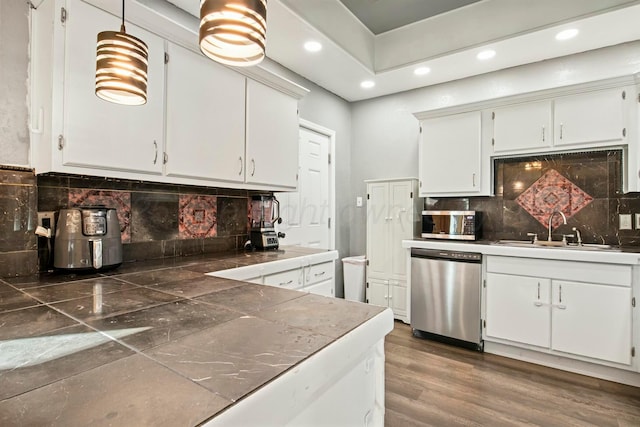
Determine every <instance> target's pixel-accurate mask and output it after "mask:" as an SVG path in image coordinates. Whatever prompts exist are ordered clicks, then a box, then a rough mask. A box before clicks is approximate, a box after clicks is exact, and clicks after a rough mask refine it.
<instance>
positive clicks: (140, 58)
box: [96, 0, 149, 105]
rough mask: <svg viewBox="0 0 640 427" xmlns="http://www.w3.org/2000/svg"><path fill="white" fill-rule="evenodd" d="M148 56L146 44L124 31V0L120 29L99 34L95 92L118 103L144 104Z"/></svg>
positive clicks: (145, 99) (107, 99) (145, 100)
mask: <svg viewBox="0 0 640 427" xmlns="http://www.w3.org/2000/svg"><path fill="white" fill-rule="evenodd" d="M148 58H149V49H148V48H147V45H146V44H145V43H144V42H143V41H142V40H140V39H138V38H137V37H133V36H132V35H129V34H127V33H126V31H125V28H124V0H123V1H122V25H121V26H120V31H119V32H116V31H103V32H101V33H99V34H98V46H97V54H96V95H97V96H98V97H100V98H102V99H104V100H106V101H110V102H115V103H117V104H124V105H142V104H145V103H146V102H147V68H148Z"/></svg>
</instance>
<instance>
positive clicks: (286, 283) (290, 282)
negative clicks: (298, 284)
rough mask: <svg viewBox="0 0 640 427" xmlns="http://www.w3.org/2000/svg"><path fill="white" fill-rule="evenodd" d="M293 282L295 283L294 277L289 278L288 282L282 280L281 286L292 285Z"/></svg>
mask: <svg viewBox="0 0 640 427" xmlns="http://www.w3.org/2000/svg"><path fill="white" fill-rule="evenodd" d="M292 283H293V279H291V280H289V281H288V282H280V286H284V285H290V284H292Z"/></svg>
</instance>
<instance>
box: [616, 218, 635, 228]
mask: <svg viewBox="0 0 640 427" xmlns="http://www.w3.org/2000/svg"><path fill="white" fill-rule="evenodd" d="M618 219H619V223H618V228H619V229H620V230H631V229H633V224H632V223H631V214H619V215H618Z"/></svg>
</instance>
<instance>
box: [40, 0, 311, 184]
mask: <svg viewBox="0 0 640 427" xmlns="http://www.w3.org/2000/svg"><path fill="white" fill-rule="evenodd" d="M103 9H104V10H103ZM106 10H108V12H107V11H106ZM31 13H32V21H31V24H32V25H31V37H30V42H31V78H30V85H31V86H30V97H31V99H30V104H31V105H30V109H31V111H32V114H31V123H30V130H31V135H30V136H31V138H30V142H31V153H32V156H31V157H32V160H31V166H32V167H33V168H34V169H35V171H36V173H45V172H61V173H71V174H86V175H95V176H105V177H112V178H124V179H134V180H149V181H156V182H165V183H176V184H192V185H208V186H217V187H230V188H243V189H253V190H275V191H286V190H292V189H295V188H296V187H297V173H298V113H297V110H298V99H300V98H301V97H302V96H304V95H305V94H306V93H307V92H308V91H307V90H306V89H305V88H303V87H301V86H298V85H296V84H295V83H293V82H290V81H288V80H286V79H283V78H281V77H279V76H277V75H275V74H271V73H270V72H268V71H266V70H258V71H256V72H253V71H252V70H238V71H236V70H232V69H229V68H226V67H224V66H221V65H219V64H217V63H215V62H213V61H210V60H208V59H205V58H204V57H203V56H202V55H201V54H200V53H199V52H196V50H197V45H196V39H197V38H196V39H193V37H192V36H193V34H192V33H191V32H190V31H185V28H183V27H180V26H179V25H178V24H176V23H175V22H173V21H171V20H167V19H166V18H164V17H162V16H161V15H157V14H151V15H150V14H149V10H148V8H147V7H146V6H144V5H141V4H138V2H131V5H130V6H129V7H128V8H127V18H128V19H131V21H132V23H130V22H127V23H126V31H127V33H129V34H131V35H133V36H135V37H138V38H140V39H141V40H142V41H144V42H145V43H146V44H147V46H148V48H149V65H148V90H147V103H146V104H144V105H141V106H128V105H118V104H114V103H110V102H107V101H104V100H102V99H100V98H98V97H97V96H96V95H95V70H96V41H97V35H98V33H100V32H102V31H109V30H111V31H118V30H119V28H120V23H121V20H120V18H119V17H118V14H119V13H121V9H120V6H117V5H114V4H112V2H100V7H94V6H92V5H90V4H87V2H84V1H63V0H56V1H46V2H43V3H42V4H40V5H39V7H38V8H37V9H35V10H32V12H31ZM136 22H144V28H140V27H138V26H137V25H135V24H134V23H136ZM167 26H169V27H171V28H167ZM186 30H189V29H186ZM194 30H196V31H197V27H195V28H194ZM156 34H171V37H172V40H171V41H168V40H165V39H163V38H161V37H159V36H158V35H156ZM165 55H166V58H168V62H166V63H165ZM254 76H255V77H256V78H257V79H259V80H260V81H261V83H258V82H256V81H253V80H251V77H254Z"/></svg>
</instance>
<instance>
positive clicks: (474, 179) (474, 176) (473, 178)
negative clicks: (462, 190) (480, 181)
mask: <svg viewBox="0 0 640 427" xmlns="http://www.w3.org/2000/svg"><path fill="white" fill-rule="evenodd" d="M471 182H472V184H473V185H472V186H473V187H475V186H476V174H475V173H474V174H473V175H471Z"/></svg>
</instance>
